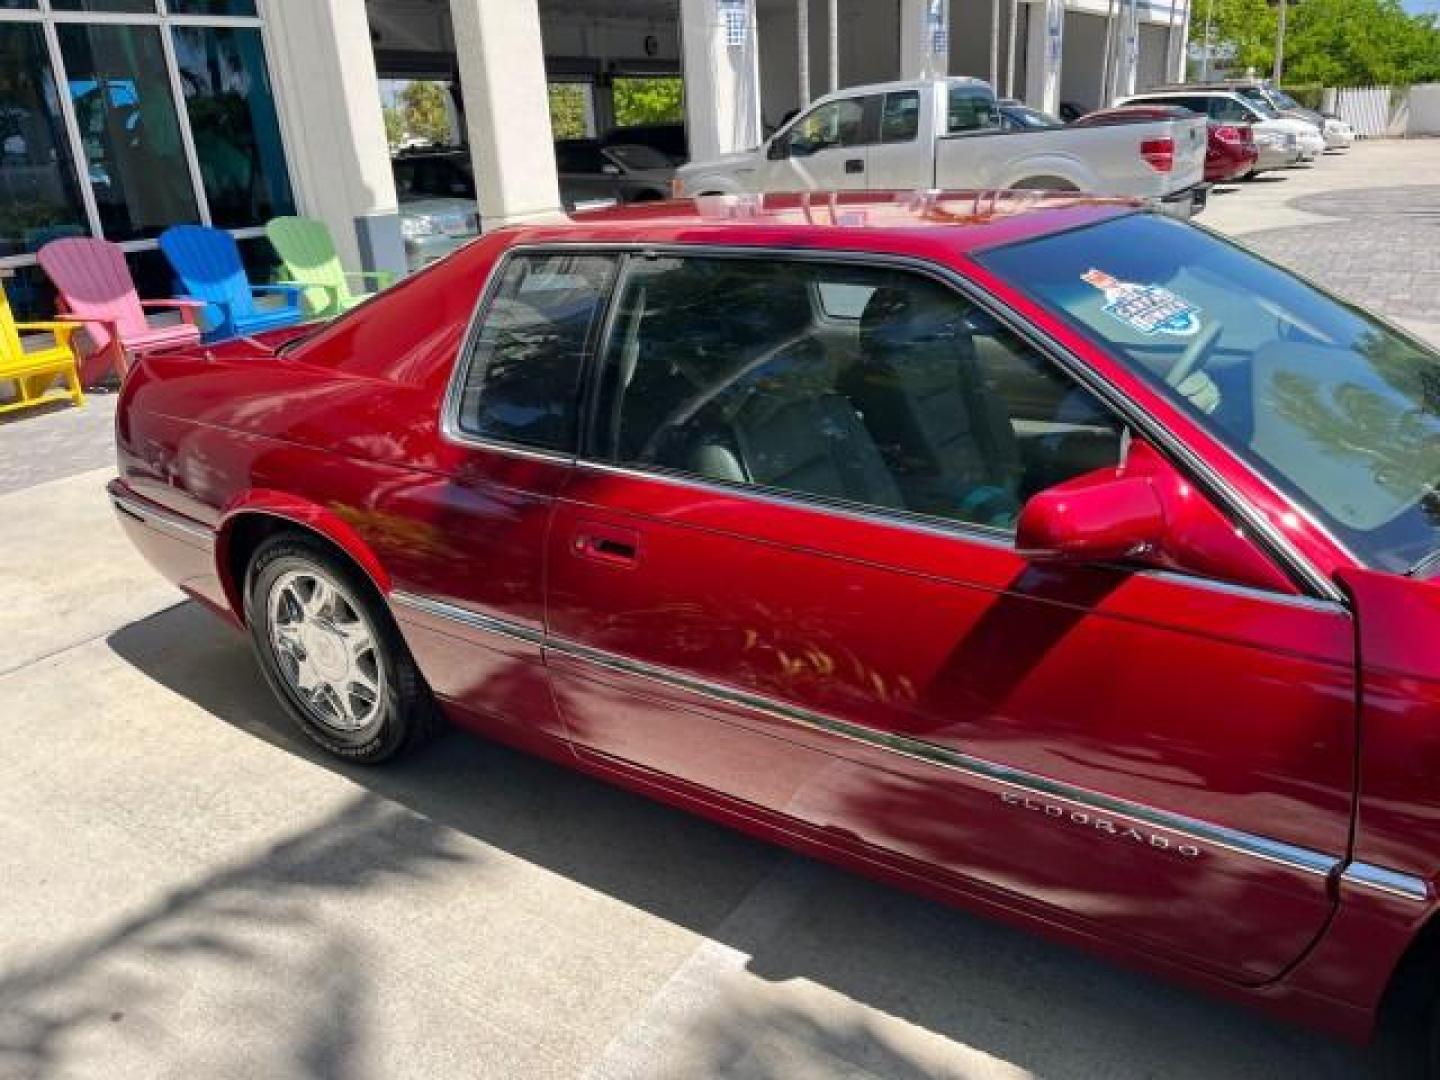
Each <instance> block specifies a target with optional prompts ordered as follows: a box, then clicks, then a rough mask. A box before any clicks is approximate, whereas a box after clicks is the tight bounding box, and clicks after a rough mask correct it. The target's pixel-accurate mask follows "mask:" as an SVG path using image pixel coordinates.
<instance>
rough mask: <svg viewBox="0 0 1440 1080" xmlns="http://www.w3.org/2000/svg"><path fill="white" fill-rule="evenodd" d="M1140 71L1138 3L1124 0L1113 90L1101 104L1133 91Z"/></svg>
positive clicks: (1117, 43) (1118, 32)
mask: <svg viewBox="0 0 1440 1080" xmlns="http://www.w3.org/2000/svg"><path fill="white" fill-rule="evenodd" d="M1139 71H1140V5H1139V4H1138V3H1137V2H1136V0H1124V2H1123V3H1121V5H1120V25H1119V27H1117V34H1116V41H1115V81H1114V84H1113V85H1114V87H1115V92H1114V94H1113V96H1112V97H1111V98H1110V100H1109V101H1102V102H1101V103H1100V104H1101V105H1102V106H1105V105H1111V104H1113V103H1114V102H1115V101H1117V100H1119V99H1120V98H1126V97H1129V96H1130V95H1131V94H1133V93H1135V83H1136V76H1137V75H1138V74H1139Z"/></svg>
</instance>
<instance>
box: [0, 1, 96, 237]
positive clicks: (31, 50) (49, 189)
mask: <svg viewBox="0 0 1440 1080" xmlns="http://www.w3.org/2000/svg"><path fill="white" fill-rule="evenodd" d="M85 231H86V222H85V212H84V210H83V208H82V205H81V202H80V190H79V187H78V185H77V184H76V180H75V165H74V162H73V161H72V160H71V154H70V144H69V142H68V141H67V139H66V136H65V125H64V120H63V118H62V116H61V112H60V99H59V94H58V92H57V88H56V85H55V79H54V76H53V75H52V74H51V72H50V61H49V57H48V56H47V55H46V51H45V37H44V35H43V33H42V32H41V30H40V27H39V26H36V25H34V24H32V23H0V256H6V255H20V254H25V253H28V252H32V251H36V250H38V249H39V248H40V247H42V246H43V245H44V244H45V243H47V242H48V241H50V240H54V239H56V238H57V237H61V236H78V235H80V234H82V233H84V232H85Z"/></svg>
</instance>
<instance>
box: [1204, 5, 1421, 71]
mask: <svg viewBox="0 0 1440 1080" xmlns="http://www.w3.org/2000/svg"><path fill="white" fill-rule="evenodd" d="M1192 10H1193V12H1194V15H1193V22H1192V23H1191V37H1192V40H1195V41H1197V42H1200V41H1203V39H1204V32H1205V31H1204V27H1205V18H1206V14H1207V11H1208V12H1209V13H1210V14H1211V16H1212V18H1213V20H1214V34H1213V36H1214V41H1215V44H1216V45H1217V46H1229V47H1230V48H1231V49H1233V50H1234V59H1233V60H1231V61H1230V62H1229V63H1228V64H1227V65H1226V66H1227V67H1231V68H1233V69H1235V70H1238V71H1244V70H1247V69H1253V70H1254V71H1255V72H1257V73H1259V74H1263V75H1268V74H1269V73H1270V71H1271V68H1272V67H1273V64H1274V59H1275V34H1276V28H1277V17H1276V12H1275V8H1274V7H1273V6H1272V4H1271V3H1270V2H1269V0H1205V2H1196V3H1195V4H1194V7H1193V9H1192ZM1284 78H1285V81H1286V82H1287V83H1288V82H1298V83H1322V84H1324V85H1327V86H1364V85H1370V84H1376V83H1389V84H1400V85H1404V84H1411V83H1417V82H1426V81H1430V80H1434V79H1440V28H1437V25H1436V19H1435V16H1433V15H1411V14H1409V13H1408V12H1406V11H1405V9H1404V7H1403V6H1402V5H1401V2H1400V0H1289V9H1288V19H1287V22H1286V31H1285V70H1284Z"/></svg>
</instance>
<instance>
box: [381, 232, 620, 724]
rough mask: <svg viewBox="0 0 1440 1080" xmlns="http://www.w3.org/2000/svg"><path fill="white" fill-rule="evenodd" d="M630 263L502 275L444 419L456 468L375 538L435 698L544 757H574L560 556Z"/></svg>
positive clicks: (406, 495)
mask: <svg viewBox="0 0 1440 1080" xmlns="http://www.w3.org/2000/svg"><path fill="white" fill-rule="evenodd" d="M614 265H615V260H614V259H613V258H611V257H608V256H597V255H564V254H557V255H552V256H530V255H526V254H523V253H515V254H511V255H510V256H508V257H507V258H506V259H505V262H504V265H503V266H502V267H500V268H499V269H498V270H497V271H496V272H495V274H494V275H493V278H492V281H493V284H492V285H491V287H490V289H489V293H488V296H486V297H485V298H484V299H483V300H481V301H480V303H479V305H478V307H477V312H476V314H475V316H474V319H473V324H472V326H471V327H470V329H469V332H468V334H467V335H466V340H465V342H464V344H463V345H462V347H461V352H460V356H459V358H458V360H457V367H456V370H455V373H454V375H453V377H452V382H451V384H450V388H449V392H448V394H447V395H446V400H445V402H444V403H443V406H442V410H443V411H442V416H441V429H442V432H443V439H442V442H441V446H440V449H441V453H442V455H443V456H442V457H441V458H440V460H439V461H438V462H437V463H436V466H435V467H434V469H433V470H426V471H427V472H429V473H430V476H429V478H428V479H427V480H426V481H425V482H423V483H414V484H411V485H410V486H409V487H408V488H405V489H402V490H400V491H399V493H398V494H396V493H393V492H389V491H386V490H384V489H383V487H382V488H377V489H376V490H375V491H374V492H372V493H371V495H370V498H371V500H372V502H373V504H374V508H373V510H372V511H371V513H372V515H373V518H374V520H373V522H372V523H371V528H372V530H373V531H374V533H375V535H376V536H377V537H378V538H379V539H378V541H377V543H378V545H379V546H380V547H381V548H382V550H384V551H385V554H386V556H387V563H388V564H389V565H391V566H392V567H393V568H394V575H395V580H396V581H397V583H399V584H398V588H397V591H396V592H395V593H393V594H392V596H391V599H392V601H393V603H394V605H395V609H396V614H397V616H398V617H399V621H400V623H401V627H402V629H403V631H404V633H405V637H406V640H407V642H408V643H409V645H410V648H411V651H412V652H413V653H414V655H415V657H416V660H417V661H418V662H419V664H420V667H421V670H422V671H424V673H425V676H426V680H427V682H428V683H429V685H430V687H431V688H432V689H433V690H434V691H435V693H436V694H438V695H439V696H440V697H441V698H442V699H444V700H445V701H446V702H447V703H449V704H451V705H452V706H454V707H458V708H460V709H464V710H466V711H467V712H469V713H472V714H474V715H476V716H477V717H480V718H483V719H484V720H488V721H490V722H492V723H496V724H501V725H505V726H506V727H507V728H508V729H509V730H510V733H511V735H512V738H513V739H514V740H515V741H517V742H521V743H523V744H527V745H531V746H532V747H534V748H536V749H541V750H544V749H546V748H547V747H546V745H545V744H547V743H548V744H553V745H556V746H560V747H561V748H562V749H563V747H564V740H565V733H564V728H563V726H562V725H561V723H560V722H559V719H558V716H557V714H556V712H555V708H554V701H553V695H552V693H551V690H550V684H549V679H548V676H547V675H546V673H545V670H544V663H543V653H542V649H541V641H542V639H543V636H544V591H543V573H544V557H543V552H544V545H545V537H546V535H547V530H548V528H549V525H550V515H551V512H552V508H553V506H554V500H555V496H556V495H557V494H558V492H559V491H560V489H561V487H562V485H563V483H564V480H565V478H566V476H568V474H569V471H570V469H571V464H572V462H573V460H574V454H575V440H576V436H577V430H578V426H577V425H578V402H579V393H580V384H581V370H582V367H583V366H584V364H585V362H586V358H587V356H588V350H589V348H590V344H591V329H592V326H593V325H594V324H595V323H596V322H597V321H598V318H599V314H600V311H601V309H602V306H603V301H604V298H605V296H606V294H607V290H608V286H609V279H610V275H611V273H612V270H613V268H614Z"/></svg>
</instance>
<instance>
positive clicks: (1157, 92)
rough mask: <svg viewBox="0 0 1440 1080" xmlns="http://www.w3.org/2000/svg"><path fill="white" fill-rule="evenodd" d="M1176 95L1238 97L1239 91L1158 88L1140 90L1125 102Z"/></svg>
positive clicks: (1229, 88)
mask: <svg viewBox="0 0 1440 1080" xmlns="http://www.w3.org/2000/svg"><path fill="white" fill-rule="evenodd" d="M1178 94H1186V95H1189V96H1192V97H1193V96H1197V95H1198V96H1200V97H1209V96H1213V97H1239V96H1240V91H1239V90H1237V89H1235V88H1234V87H1230V86H1158V87H1156V88H1155V89H1153V90H1142V91H1141V92H1140V93H1138V94H1131V95H1130V96H1129V97H1128V98H1126V99H1125V100H1126V101H1140V100H1143V99H1145V98H1155V97H1175V96H1176V95H1178Z"/></svg>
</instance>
